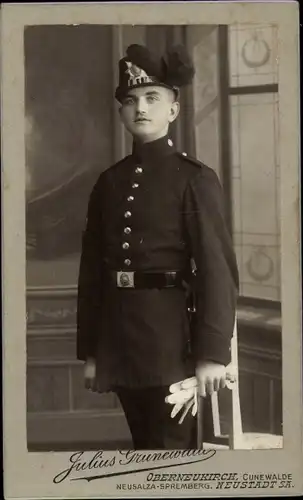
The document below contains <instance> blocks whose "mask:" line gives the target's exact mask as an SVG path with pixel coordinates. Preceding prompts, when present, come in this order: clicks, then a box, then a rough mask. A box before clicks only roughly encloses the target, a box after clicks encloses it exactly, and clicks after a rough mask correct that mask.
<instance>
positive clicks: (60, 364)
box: [24, 24, 283, 451]
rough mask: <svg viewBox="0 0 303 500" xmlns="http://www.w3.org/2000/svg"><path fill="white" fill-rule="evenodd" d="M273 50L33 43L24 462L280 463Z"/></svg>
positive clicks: (75, 39)
mask: <svg viewBox="0 0 303 500" xmlns="http://www.w3.org/2000/svg"><path fill="white" fill-rule="evenodd" d="M277 40H278V29H277V26H275V25H271V24H259V25H253V26H252V25H237V26H236V27H234V26H228V25H194V26H193V25H192V26H177V25H175V26H171V25H162V26H160V25H158V26H157V25H142V26H137V25H135V26H132V25H126V26H125V25H124V26H118V25H114V26H108V25H106V26H102V25H90V26H87V25H78V24H77V25H72V26H64V25H55V26H45V25H42V26H27V27H26V28H25V30H24V65H25V66H24V67H25V119H26V141H25V146H26V252H27V253H26V258H27V264H26V269H27V274H26V276H27V284H26V285H27V418H28V421H27V440H28V449H29V450H30V451H35V450H37V451H41V450H44V451H47V450H48V451H52V450H73V449H75V450H77V449H78V448H81V449H88V450H94V449H97V450H98V449H99V448H100V447H101V448H102V449H119V448H126V449H129V448H132V447H135V449H157V448H160V449H167V448H168V449H175V448H195V447H196V446H197V435H198V433H201V432H202V433H203V438H202V436H200V437H199V439H200V440H201V439H202V441H201V442H200V443H199V446H203V445H204V444H205V445H207V444H208V443H211V444H212V445H214V444H217V445H219V446H228V447H230V446H231V447H233V448H241V447H244V448H247V447H248V448H259V447H262V448H263V447H265V448H271V447H274V448H276V447H281V446H282V435H283V419H282V388H281V373H282V351H281V336H282V331H281V280H280V276H281V272H280V251H281V249H280V209H279V205H280V191H279V180H280V157H279V115H278V107H279V74H278V57H279V53H278V44H277ZM229 378H232V381H229ZM183 381H184V382H183ZM178 384H179V385H178ZM182 384H183V385H182ZM171 386H172V387H171ZM170 389H171V391H172V392H171V391H170ZM199 398H202V399H201V400H200V402H201V403H202V404H203V409H202V405H201V407H200V405H199ZM167 399H168V401H167ZM198 407H199V408H198ZM198 409H199V411H198ZM172 412H173V413H172ZM180 417H181V423H180Z"/></svg>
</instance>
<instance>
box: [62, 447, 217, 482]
mask: <svg viewBox="0 0 303 500" xmlns="http://www.w3.org/2000/svg"><path fill="white" fill-rule="evenodd" d="M215 454H216V451H215V450H182V451H181V450H180V451H179V450H175V451H155V452H138V451H134V450H127V451H123V450H119V451H116V452H115V453H113V454H112V455H109V456H108V455H107V454H106V455H105V454H104V452H103V451H102V450H100V451H98V452H96V453H95V454H94V455H93V457H91V454H88V453H87V452H84V451H79V452H76V453H73V454H72V455H71V456H70V458H69V465H68V467H67V468H66V469H64V470H62V471H60V472H59V473H58V474H57V475H56V476H55V477H54V479H53V482H54V483H55V484H58V483H62V482H63V481H65V480H66V479H69V480H70V481H80V480H82V481H83V480H84V481H94V480H96V479H103V478H106V477H107V478H108V477H113V476H123V475H127V474H134V473H136V472H147V471H151V470H155V469H164V468H165V469H167V468H170V467H180V466H182V465H188V464H194V463H196V462H205V461H206V460H209V459H210V458H212V457H213V456H214V455H215ZM159 462H161V464H159ZM163 462H166V463H165V464H163ZM135 464H138V465H139V464H140V465H141V464H150V465H149V466H148V467H145V468H139V467H137V466H136V465H135ZM151 464H158V465H151ZM129 465H135V467H134V468H127V469H126V470H125V469H123V470H120V471H119V470H118V471H117V470H116V471H115V470H114V468H115V466H122V467H125V466H129ZM100 469H102V470H103V471H104V473H103V474H97V475H96V474H91V473H92V472H93V471H96V470H100ZM84 472H85V474H83V473H84Z"/></svg>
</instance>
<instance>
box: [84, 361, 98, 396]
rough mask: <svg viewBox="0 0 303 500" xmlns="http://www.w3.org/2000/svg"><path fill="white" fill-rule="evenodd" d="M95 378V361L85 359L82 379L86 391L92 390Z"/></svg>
mask: <svg viewBox="0 0 303 500" xmlns="http://www.w3.org/2000/svg"><path fill="white" fill-rule="evenodd" d="M95 378H96V360H95V359H94V358H87V360H86V362H85V365H84V379H85V387H86V389H89V390H92V389H93V386H94V383H95Z"/></svg>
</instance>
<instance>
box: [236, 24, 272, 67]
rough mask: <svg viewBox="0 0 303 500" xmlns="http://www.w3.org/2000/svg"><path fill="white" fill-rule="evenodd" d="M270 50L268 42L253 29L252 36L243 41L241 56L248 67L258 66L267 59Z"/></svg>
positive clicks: (262, 64)
mask: <svg viewBox="0 0 303 500" xmlns="http://www.w3.org/2000/svg"><path fill="white" fill-rule="evenodd" d="M270 52H271V51H270V47H269V45H268V43H267V42H266V41H265V40H264V39H263V38H261V35H260V34H259V33H258V32H257V31H255V32H254V33H253V35H252V37H251V38H250V39H249V40H247V41H246V42H244V45H243V47H242V50H241V56H242V59H243V61H244V63H245V65H246V66H247V67H248V68H260V67H261V66H264V65H265V64H266V63H267V62H268V61H269V58H270Z"/></svg>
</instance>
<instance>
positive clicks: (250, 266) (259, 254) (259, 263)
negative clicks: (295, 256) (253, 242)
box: [246, 247, 274, 282]
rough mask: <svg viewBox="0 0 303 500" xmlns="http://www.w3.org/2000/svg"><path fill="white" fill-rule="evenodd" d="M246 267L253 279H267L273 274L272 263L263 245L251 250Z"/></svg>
mask: <svg viewBox="0 0 303 500" xmlns="http://www.w3.org/2000/svg"><path fill="white" fill-rule="evenodd" d="M246 268H247V271H248V273H249V275H250V276H251V277H252V278H253V279H254V280H255V281H259V282H261V281H267V280H269V278H271V276H272V275H273V272H274V263H273V261H272V259H271V258H270V256H269V255H268V254H267V253H266V251H265V250H264V247H260V248H258V249H257V250H255V251H254V252H252V254H251V256H250V258H249V260H248V261H247V263H246Z"/></svg>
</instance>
